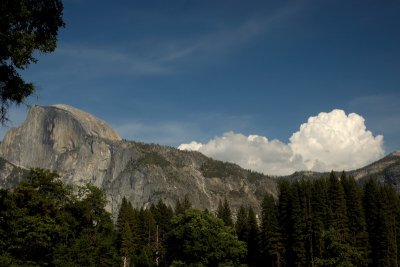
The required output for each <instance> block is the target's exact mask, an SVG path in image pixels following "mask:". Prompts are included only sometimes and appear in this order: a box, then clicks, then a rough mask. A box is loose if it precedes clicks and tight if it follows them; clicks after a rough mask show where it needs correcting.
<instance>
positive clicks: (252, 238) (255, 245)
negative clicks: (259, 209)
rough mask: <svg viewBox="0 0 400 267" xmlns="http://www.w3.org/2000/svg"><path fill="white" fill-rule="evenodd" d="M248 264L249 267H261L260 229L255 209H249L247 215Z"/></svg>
mask: <svg viewBox="0 0 400 267" xmlns="http://www.w3.org/2000/svg"><path fill="white" fill-rule="evenodd" d="M247 227H248V234H247V240H246V243H247V264H248V266H249V267H252V266H259V258H260V247H259V236H260V233H259V228H258V223H257V218H256V214H255V213H254V210H253V208H252V207H251V206H250V207H249V208H248V215H247Z"/></svg>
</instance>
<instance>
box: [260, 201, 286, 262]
mask: <svg viewBox="0 0 400 267" xmlns="http://www.w3.org/2000/svg"><path fill="white" fill-rule="evenodd" d="M261 208H262V217H261V230H260V254H261V256H260V259H261V262H262V263H263V266H269V267H280V266H282V258H283V254H284V248H283V245H282V243H281V234H280V229H279V222H278V209H277V206H276V203H275V199H274V197H273V196H272V195H270V194H266V195H265V196H264V198H263V201H262V204H261Z"/></svg>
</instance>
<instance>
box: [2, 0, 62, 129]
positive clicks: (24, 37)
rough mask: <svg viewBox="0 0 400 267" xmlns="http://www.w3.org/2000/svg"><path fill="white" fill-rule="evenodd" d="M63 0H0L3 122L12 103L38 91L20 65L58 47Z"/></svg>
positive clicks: (18, 101)
mask: <svg viewBox="0 0 400 267" xmlns="http://www.w3.org/2000/svg"><path fill="white" fill-rule="evenodd" d="M62 12H63V4H62V2H61V1H60V0H18V1H16V0H2V1H0V14H1V16H0V122H1V123H4V122H5V121H7V111H8V108H9V106H10V104H13V103H15V104H21V103H23V101H24V99H25V98H26V97H28V96H30V95H31V94H32V93H33V92H34V89H35V88H34V85H33V84H32V83H26V82H25V81H24V80H23V79H22V78H21V76H20V75H19V73H18V72H17V69H21V70H23V69H25V68H27V67H28V65H29V64H31V63H36V62H37V59H36V58H35V57H34V56H33V54H34V53H35V52H42V53H48V52H52V51H54V49H55V48H56V43H57V33H58V29H59V28H60V27H64V21H63V19H62Z"/></svg>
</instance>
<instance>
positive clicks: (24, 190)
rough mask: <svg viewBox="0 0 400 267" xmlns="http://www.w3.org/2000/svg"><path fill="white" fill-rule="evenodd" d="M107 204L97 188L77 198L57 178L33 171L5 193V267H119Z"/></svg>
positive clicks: (0, 261) (0, 219)
mask: <svg viewBox="0 0 400 267" xmlns="http://www.w3.org/2000/svg"><path fill="white" fill-rule="evenodd" d="M105 203H106V200H105V197H104V194H103V192H102V191H100V189H98V188H96V187H93V186H86V187H82V188H81V189H80V192H79V194H75V193H74V192H73V191H72V189H71V188H69V187H67V186H65V185H64V184H63V183H62V182H61V181H60V180H59V179H58V175H57V174H56V173H54V172H50V171H47V170H41V169H33V170H31V171H30V173H29V175H28V179H27V181H25V182H21V183H20V184H19V185H18V186H17V187H16V188H14V189H13V190H12V191H1V199H0V205H1V209H0V229H1V231H0V233H1V242H0V266H119V265H120V260H119V257H118V255H117V253H116V234H115V231H114V226H113V223H112V220H111V216H110V214H109V213H108V212H106V211H105V209H104V206H105Z"/></svg>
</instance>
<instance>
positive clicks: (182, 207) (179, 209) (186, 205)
mask: <svg viewBox="0 0 400 267" xmlns="http://www.w3.org/2000/svg"><path fill="white" fill-rule="evenodd" d="M191 207H192V203H191V202H190V199H189V196H188V195H187V194H186V195H185V197H184V198H183V200H182V201H180V200H179V199H177V200H176V203H175V214H176V215H177V214H183V213H184V212H185V211H186V210H188V209H190V208H191Z"/></svg>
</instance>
